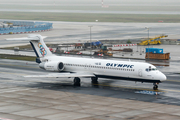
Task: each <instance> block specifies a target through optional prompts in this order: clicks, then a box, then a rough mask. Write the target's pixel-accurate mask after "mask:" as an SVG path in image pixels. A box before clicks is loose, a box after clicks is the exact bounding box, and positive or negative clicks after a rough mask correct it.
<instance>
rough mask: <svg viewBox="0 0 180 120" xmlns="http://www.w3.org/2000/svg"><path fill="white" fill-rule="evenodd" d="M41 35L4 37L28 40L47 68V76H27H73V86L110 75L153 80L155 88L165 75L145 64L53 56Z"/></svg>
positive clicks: (96, 80)
mask: <svg viewBox="0 0 180 120" xmlns="http://www.w3.org/2000/svg"><path fill="white" fill-rule="evenodd" d="M43 38H44V37H42V36H41V35H29V36H28V37H26V38H12V39H7V40H27V41H30V44H31V46H32V48H33V49H34V52H35V54H36V56H37V59H36V62H37V63H39V67H40V68H42V69H44V70H47V71H51V73H49V74H47V75H28V76H25V77H55V78H60V77H68V78H70V77H73V78H74V85H75V86H80V83H81V80H80V78H83V77H86V78H91V82H92V83H93V84H94V83H95V84H96V83H98V78H110V79H116V80H129V81H137V82H148V83H153V85H154V86H153V89H154V90H157V89H158V84H159V83H160V82H162V81H165V80H166V76H165V75H164V74H163V73H162V72H160V71H159V70H157V68H156V67H155V66H154V65H152V64H149V63H144V62H131V61H119V60H109V59H94V58H78V57H68V56H56V55H54V54H52V53H51V52H50V50H49V48H48V47H47V46H46V44H45V43H44V40H43ZM52 72H55V73H52Z"/></svg>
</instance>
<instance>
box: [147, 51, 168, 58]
mask: <svg viewBox="0 0 180 120" xmlns="http://www.w3.org/2000/svg"><path fill="white" fill-rule="evenodd" d="M145 58H146V59H156V60H169V59H170V53H163V54H158V53H152V52H150V53H146V57H145Z"/></svg>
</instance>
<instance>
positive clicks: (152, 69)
mask: <svg viewBox="0 0 180 120" xmlns="http://www.w3.org/2000/svg"><path fill="white" fill-rule="evenodd" d="M156 70H157V68H151V66H149V68H146V71H147V72H149V71H156Z"/></svg>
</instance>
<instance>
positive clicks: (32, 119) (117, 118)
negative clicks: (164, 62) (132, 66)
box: [0, 59, 180, 120]
mask: <svg viewBox="0 0 180 120" xmlns="http://www.w3.org/2000/svg"><path fill="white" fill-rule="evenodd" d="M175 66H177V64H175V65H173V63H172V65H171V67H172V68H173V67H175ZM178 66H179V64H178ZM159 69H160V70H161V71H163V72H164V73H165V74H166V76H167V78H168V80H167V81H165V82H163V83H160V85H159V90H158V91H153V90H152V87H153V85H152V84H149V83H143V84H142V83H134V82H130V81H123V80H120V81H117V80H110V79H99V85H91V83H90V79H89V78H82V79H81V81H82V82H81V87H74V86H73V82H72V81H73V78H50V79H49V78H33V79H32V78H24V77H23V76H26V75H32V74H33V75H38V74H46V73H47V72H46V71H44V70H41V69H40V68H39V67H38V65H37V64H36V63H35V62H27V61H18V60H2V59H1V60H0V71H1V72H0V91H1V92H0V96H1V97H0V101H1V102H0V118H8V119H13V120H24V119H26V120H64V119H68V120H71V119H77V120H88V119H89V120H92V119H93V120H94V119H95V120H109V119H113V120H121V119H122V120H127V119H133V120H139V119H142V120H143V119H144V120H148V119H157V120H164V119H176V120H177V119H180V112H179V111H180V100H179V98H180V96H179V93H180V89H179V85H180V80H179V78H180V75H179V74H175V73H174V72H172V71H171V72H169V71H168V69H166V67H160V68H159Z"/></svg>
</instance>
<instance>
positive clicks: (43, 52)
mask: <svg viewBox="0 0 180 120" xmlns="http://www.w3.org/2000/svg"><path fill="white" fill-rule="evenodd" d="M43 38H46V37H42V36H41V35H34V34H32V35H28V37H25V38H10V39H6V40H14V41H15V40H27V41H29V42H30V44H31V46H32V48H33V49H34V52H35V54H36V56H37V57H40V58H42V57H46V56H51V55H53V54H52V53H51V51H50V50H49V48H48V47H47V46H46V44H45V43H44V40H43Z"/></svg>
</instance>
